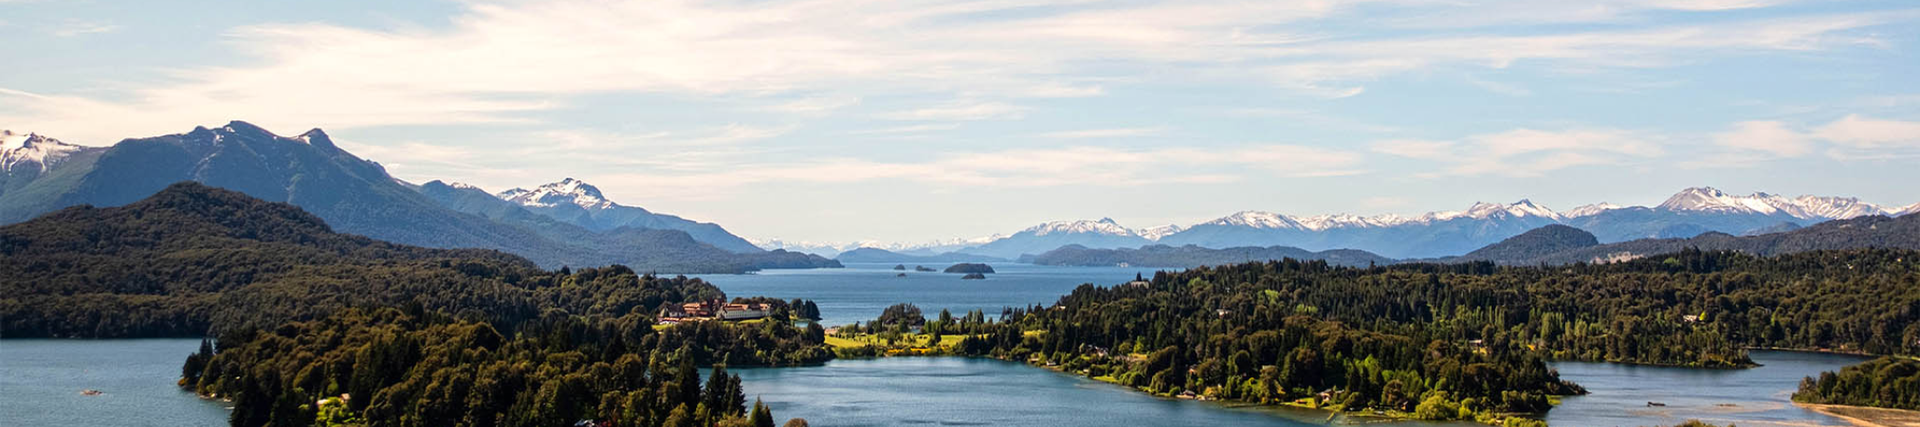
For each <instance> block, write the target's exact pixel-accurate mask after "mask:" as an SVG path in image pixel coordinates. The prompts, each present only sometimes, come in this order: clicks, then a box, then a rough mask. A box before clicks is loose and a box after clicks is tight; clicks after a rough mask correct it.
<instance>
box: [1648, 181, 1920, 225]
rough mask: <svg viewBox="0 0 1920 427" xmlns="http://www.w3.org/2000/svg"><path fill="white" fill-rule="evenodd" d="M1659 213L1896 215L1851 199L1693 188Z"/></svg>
mask: <svg viewBox="0 0 1920 427" xmlns="http://www.w3.org/2000/svg"><path fill="white" fill-rule="evenodd" d="M1658 208H1659V209H1664V210H1669V211H1676V212H1718V213H1750V214H1761V215H1773V214H1784V215H1788V216H1792V217H1794V218H1799V219H1802V220H1834V219H1847V218H1853V217H1858V216H1865V215H1886V214H1890V213H1893V212H1895V211H1894V210H1890V209H1887V208H1883V207H1880V206H1879V205H1875V204H1872V203H1865V202H1861V201H1860V199H1857V198H1852V197H1821V196H1800V197H1795V198H1787V197H1784V196H1780V195H1775V194H1767V193H1753V194H1750V195H1746V196H1735V195H1730V194H1727V193H1725V192H1722V191H1720V190H1718V189H1715V188H1713V187H1694V188H1688V189H1686V190H1681V191H1680V193H1679V194H1674V195H1673V197H1670V198H1668V199H1667V201H1666V202H1665V203H1661V204H1660V206H1658Z"/></svg>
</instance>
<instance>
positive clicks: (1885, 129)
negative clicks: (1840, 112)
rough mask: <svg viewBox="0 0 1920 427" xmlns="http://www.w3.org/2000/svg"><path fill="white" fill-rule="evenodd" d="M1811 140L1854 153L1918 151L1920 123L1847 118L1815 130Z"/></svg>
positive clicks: (1855, 116)
mask: <svg viewBox="0 0 1920 427" xmlns="http://www.w3.org/2000/svg"><path fill="white" fill-rule="evenodd" d="M1813 136H1814V137H1816V138H1820V139H1824V140H1827V141H1828V142H1832V143H1833V144H1836V145H1839V146H1841V147H1844V148H1847V149H1854V150H1883V149H1910V148H1920V122H1908V121H1899V120H1879V119H1871V118H1865V117H1860V116H1859V115H1848V116H1846V117H1843V118H1841V119H1839V120H1835V121H1833V122H1832V123H1828V124H1827V125H1826V126H1821V127H1820V128H1819V129H1816V130H1814V132H1813Z"/></svg>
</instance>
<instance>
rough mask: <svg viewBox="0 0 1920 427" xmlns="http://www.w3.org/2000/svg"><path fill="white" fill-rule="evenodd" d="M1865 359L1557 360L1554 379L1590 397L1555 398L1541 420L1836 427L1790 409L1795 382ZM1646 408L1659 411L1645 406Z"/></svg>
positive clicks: (1758, 355)
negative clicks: (1750, 364)
mask: <svg viewBox="0 0 1920 427" xmlns="http://www.w3.org/2000/svg"><path fill="white" fill-rule="evenodd" d="M1864 360H1866V359H1865V358H1862V357H1856V356H1845V355H1834V354H1818V353H1799V352H1785V351H1756V352H1753V361H1755V362H1759V363H1760V364H1761V365H1764V366H1761V367H1759V368H1753V369H1740V370H1709V369H1687V368H1667V367H1653V366H1634V365H1620V364H1612V363H1579V362H1560V363H1554V364H1553V366H1554V367H1555V368H1558V369H1559V370H1560V377H1561V378H1565V379H1569V380H1572V381H1574V382H1577V383H1580V385H1583V386H1586V387H1587V390H1588V391H1591V392H1592V394H1590V395H1587V396H1576V397H1569V398H1566V399H1563V400H1562V401H1561V403H1560V406H1558V407H1555V408H1553V411H1552V412H1550V413H1548V414H1547V422H1548V423H1549V424H1552V425H1567V426H1594V427H1610V426H1652V425H1669V424H1677V423H1680V422H1683V421H1686V420H1689V419H1697V420H1701V421H1707V422H1710V423H1714V424H1729V423H1732V424H1738V425H1740V426H1743V427H1749V426H1844V425H1847V424H1846V422H1844V421H1841V420H1840V419H1837V418H1833V417H1829V416H1826V415H1821V414H1819V413H1815V412H1813V411H1809V410H1806V409H1802V408H1800V407H1797V406H1794V405H1793V404H1792V401H1791V400H1790V399H1789V397H1790V396H1792V394H1793V390H1794V389H1795V388H1797V387H1799V385H1800V379H1801V378H1803V377H1807V376H1813V375H1819V373H1820V372H1821V371H1833V370H1839V369H1840V368H1841V367H1843V366H1846V365H1851V364H1854V363H1859V362H1861V361H1864ZM1647 402H1659V403H1664V404H1666V405H1667V406H1662V407H1649V406H1648V405H1647Z"/></svg>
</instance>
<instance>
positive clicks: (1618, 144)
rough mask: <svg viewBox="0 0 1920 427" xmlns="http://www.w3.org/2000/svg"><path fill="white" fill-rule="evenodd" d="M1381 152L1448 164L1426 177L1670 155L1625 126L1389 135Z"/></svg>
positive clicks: (1525, 172)
mask: <svg viewBox="0 0 1920 427" xmlns="http://www.w3.org/2000/svg"><path fill="white" fill-rule="evenodd" d="M1372 150H1373V151H1374V152H1377V153H1382V154H1388V155H1394V156H1399V157H1405V158H1412V159H1420V160H1430V161H1435V162H1438V163H1439V164H1441V165H1443V167H1442V168H1441V170H1439V171H1430V172H1423V173H1421V174H1420V175H1421V176H1480V175H1495V176H1507V177H1535V176H1540V175H1543V174H1545V173H1547V172H1552V171H1556V170H1560V169H1566V168H1570V167H1575V166H1586V165H1609V164H1623V163H1627V162H1631V161H1636V160H1641V159H1648V158H1655V157H1659V156H1662V155H1664V154H1665V152H1666V150H1665V149H1664V148H1662V147H1661V144H1659V143H1656V142H1654V140H1653V139H1652V138H1650V137H1648V136H1646V135H1641V134H1638V133H1635V132H1630V131H1625V130H1619V129H1567V130H1554V131H1547V130H1537V129H1514V130H1510V131H1506V132H1500V133H1492V134H1483V135H1475V136H1471V137H1467V138H1464V139H1461V140H1457V141H1435V140H1388V141H1381V142H1377V143H1374V144H1373V146H1372Z"/></svg>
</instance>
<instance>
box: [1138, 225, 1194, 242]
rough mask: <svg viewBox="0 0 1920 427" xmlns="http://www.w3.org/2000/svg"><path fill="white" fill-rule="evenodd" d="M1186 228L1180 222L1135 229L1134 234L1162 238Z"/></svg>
mask: <svg viewBox="0 0 1920 427" xmlns="http://www.w3.org/2000/svg"><path fill="white" fill-rule="evenodd" d="M1186 230H1187V228H1186V227H1181V226H1180V225H1179V224H1167V225H1162V226H1158V227H1147V228H1142V229H1139V230H1134V231H1133V232H1134V234H1138V235H1140V237H1145V238H1147V240H1160V238H1162V237H1167V236H1169V235H1172V234H1173V233H1179V232H1182V231H1186Z"/></svg>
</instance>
